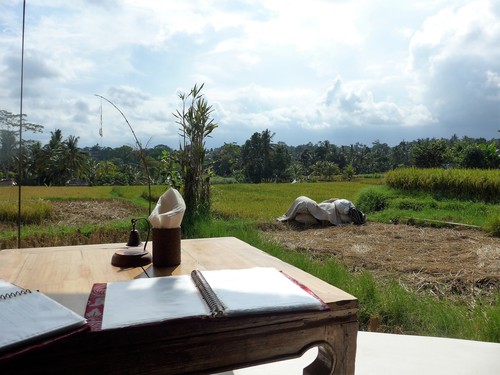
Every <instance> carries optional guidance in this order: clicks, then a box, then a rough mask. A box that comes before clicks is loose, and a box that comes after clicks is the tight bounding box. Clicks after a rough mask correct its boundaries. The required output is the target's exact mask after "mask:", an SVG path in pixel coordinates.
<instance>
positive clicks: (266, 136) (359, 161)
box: [0, 85, 500, 208]
mask: <svg viewBox="0 0 500 375" xmlns="http://www.w3.org/2000/svg"><path fill="white" fill-rule="evenodd" d="M202 88H203V85H201V86H199V87H198V86H197V85H195V87H194V88H193V89H192V90H191V91H190V92H189V93H188V94H181V96H180V98H181V101H182V109H180V110H179V111H177V112H176V113H175V114H174V116H175V118H176V120H177V123H178V124H179V125H180V134H181V137H182V138H181V143H180V149H179V150H172V149H171V148H169V147H168V146H165V145H157V146H155V147H153V148H150V149H147V148H146V149H143V150H142V152H143V153H142V154H140V153H139V150H137V149H135V148H133V147H131V146H128V145H124V146H120V147H116V148H111V147H101V146H99V145H94V146H92V147H85V148H80V147H79V145H78V142H79V138H78V137H75V136H73V135H69V136H68V137H67V138H64V136H63V134H62V131H61V130H60V129H57V130H55V131H53V132H51V137H50V139H49V141H48V142H47V144H45V145H42V144H41V143H40V142H35V141H29V140H24V141H23V148H22V154H21V155H20V153H19V142H18V135H19V116H18V115H14V114H12V113H9V112H7V111H2V110H0V179H4V178H14V179H16V180H17V181H19V176H18V166H19V163H18V160H19V156H21V157H22V168H23V169H22V176H23V181H22V183H23V184H25V185H64V184H65V183H66V182H67V181H68V180H71V179H83V180H85V181H87V182H89V183H90V184H92V185H141V184H146V183H147V182H148V178H149V181H150V182H151V183H152V184H165V185H170V186H175V187H177V188H179V189H180V188H182V189H186V192H188V191H191V190H190V189H192V188H193V189H196V187H194V186H195V185H196V186H198V188H201V191H198V193H196V194H195V198H193V199H191V198H189V200H190V201H191V200H192V201H193V202H198V203H193V204H195V205H196V206H197V207H199V208H203V207H204V205H205V206H206V207H209V204H210V199H209V184H210V176H212V175H217V176H221V177H225V178H231V179H233V180H234V181H236V182H250V183H260V182H291V181H293V180H308V181H330V180H334V179H345V180H350V179H352V177H353V176H354V174H368V173H384V172H386V171H389V170H391V169H395V168H398V167H411V166H415V167H420V168H467V169H474V168H477V169H498V168H500V150H499V146H500V144H499V141H498V140H495V139H492V140H489V141H487V140H486V139H483V138H479V139H475V138H468V137H464V138H461V139H459V138H458V137H457V136H453V137H451V138H450V139H444V138H441V139H435V138H432V139H429V138H425V139H424V138H422V139H418V140H415V141H402V142H400V143H399V144H397V145H396V146H393V147H391V146H389V145H388V144H386V143H382V142H380V141H379V140H376V141H374V142H373V143H372V145H371V146H367V145H364V144H361V143H355V144H351V145H341V146H338V145H335V144H332V143H330V141H328V140H325V141H320V142H318V143H316V144H313V143H311V142H309V143H307V144H303V145H299V146H288V145H286V144H285V143H282V142H278V143H275V142H273V138H274V136H275V134H274V133H272V132H271V131H270V130H269V129H266V130H264V131H262V132H256V133H254V134H252V135H251V137H250V138H249V139H248V140H247V141H246V142H245V143H244V144H243V145H241V146H240V145H237V144H235V143H226V144H224V145H223V146H222V147H219V148H215V149H212V150H207V149H206V148H205V140H206V138H207V137H209V136H210V135H211V133H212V132H213V131H214V129H215V128H216V127H217V125H216V124H215V123H214V122H213V120H212V118H211V114H212V107H211V106H209V105H208V103H207V101H206V99H205V98H204V96H203V95H202V94H201V90H202ZM23 126H24V128H23V129H25V130H27V131H28V132H38V131H41V130H42V129H43V126H41V125H37V124H32V123H28V122H26V121H24V122H23ZM23 138H24V137H23ZM144 160H145V161H146V163H147V165H148V169H149V175H146V173H145V170H144V168H143V166H142V165H141V164H143V161H144ZM188 185H189V186H191V187H189V188H186V186H188ZM193 191H194V190H193ZM188 194H189V193H188ZM193 194H194V193H193ZM200 202H201V203H200Z"/></svg>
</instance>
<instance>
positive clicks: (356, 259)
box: [264, 223, 500, 297]
mask: <svg viewBox="0 0 500 375" xmlns="http://www.w3.org/2000/svg"><path fill="white" fill-rule="evenodd" d="M264 234H265V235H266V236H268V237H270V238H272V239H274V240H276V241H277V242H278V243H280V244H282V245H283V246H285V247H287V248H289V249H294V250H297V251H301V252H305V253H307V254H309V255H310V256H311V257H313V258H318V259H325V258H328V257H335V258H337V259H339V260H340V261H341V262H343V263H344V264H345V265H347V266H348V267H349V268H350V269H351V270H353V271H355V272H356V271H361V270H369V271H370V272H372V273H374V274H375V275H376V276H378V277H381V278H392V279H394V278H396V279H397V280H400V281H401V283H403V284H404V285H407V286H408V287H411V288H412V289H414V290H417V291H426V292H429V293H432V294H434V295H437V296H438V297H449V296H450V295H462V296H463V295H469V296H470V295H472V296H478V295H492V294H493V293H494V292H500V239H499V238H495V237H490V236H488V235H487V234H486V233H484V232H481V231H479V230H474V229H463V228H460V229H449V228H423V227H415V226H409V225H404V224H399V225H393V224H381V223H368V224H367V225H363V226H354V225H345V226H337V227H335V226H326V227H309V228H305V227H303V226H301V225H299V224H279V225H273V226H271V227H269V228H267V229H266V230H264Z"/></svg>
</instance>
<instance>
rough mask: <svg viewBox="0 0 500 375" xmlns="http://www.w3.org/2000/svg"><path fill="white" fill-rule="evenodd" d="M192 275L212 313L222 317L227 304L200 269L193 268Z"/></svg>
mask: <svg viewBox="0 0 500 375" xmlns="http://www.w3.org/2000/svg"><path fill="white" fill-rule="evenodd" d="M191 277H192V279H193V280H194V283H195V284H196V287H197V288H198V290H199V291H200V293H201V296H202V297H203V299H204V300H205V302H206V303H207V305H208V307H209V308H210V314H211V315H212V317H214V318H221V317H223V316H224V310H225V309H226V306H224V304H223V303H222V301H221V300H220V299H219V297H217V295H216V294H215V293H214V291H213V289H212V288H211V287H210V285H209V284H208V282H207V280H206V279H205V277H204V276H203V274H202V273H201V272H200V271H199V270H193V271H192V272H191Z"/></svg>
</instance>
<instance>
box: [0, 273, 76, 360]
mask: <svg viewBox="0 0 500 375" xmlns="http://www.w3.org/2000/svg"><path fill="white" fill-rule="evenodd" d="M21 290H22V289H21V288H19V287H17V286H15V285H12V284H10V283H8V282H6V281H4V280H0V295H6V294H8V293H12V292H17V291H21ZM84 324H85V319H84V318H83V317H82V316H80V315H78V314H76V313H75V312H73V311H72V310H70V309H68V308H66V307H65V306H63V305H61V304H59V303H58V302H56V301H54V300H53V299H51V298H49V297H47V296H46V295H44V294H42V293H39V292H36V291H33V292H32V293H28V294H21V295H17V296H14V297H12V298H5V299H1V300H0V350H4V349H9V348H10V347H13V346H17V345H20V344H23V343H28V342H29V341H32V340H33V339H42V338H44V337H47V336H51V335H56V334H58V333H62V332H65V331H69V330H71V329H73V328H77V327H80V326H83V325H84Z"/></svg>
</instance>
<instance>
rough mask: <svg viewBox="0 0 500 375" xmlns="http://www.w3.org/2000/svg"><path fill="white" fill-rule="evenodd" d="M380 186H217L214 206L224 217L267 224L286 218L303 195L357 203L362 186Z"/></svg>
mask: <svg viewBox="0 0 500 375" xmlns="http://www.w3.org/2000/svg"><path fill="white" fill-rule="evenodd" d="M377 184H378V180H376V179H366V180H365V179H361V180H359V181H354V182H317V183H298V184H273V183H266V184H258V185H255V184H231V185H230V184H227V185H214V186H213V187H212V206H213V209H214V210H215V211H216V213H217V214H218V215H221V216H222V217H231V216H236V217H240V218H247V219H255V220H259V221H266V220H273V219H275V218H276V217H279V216H281V215H283V214H284V213H285V212H286V210H287V209H288V207H289V206H290V204H291V203H292V202H293V201H294V200H295V198H297V197H299V196H301V195H305V196H307V197H309V198H311V199H313V200H315V201H317V202H318V203H320V202H322V201H324V200H327V199H330V198H345V199H348V200H350V201H355V200H356V197H357V194H358V192H359V191H360V190H361V189H362V188H363V187H366V186H371V185H377Z"/></svg>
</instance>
